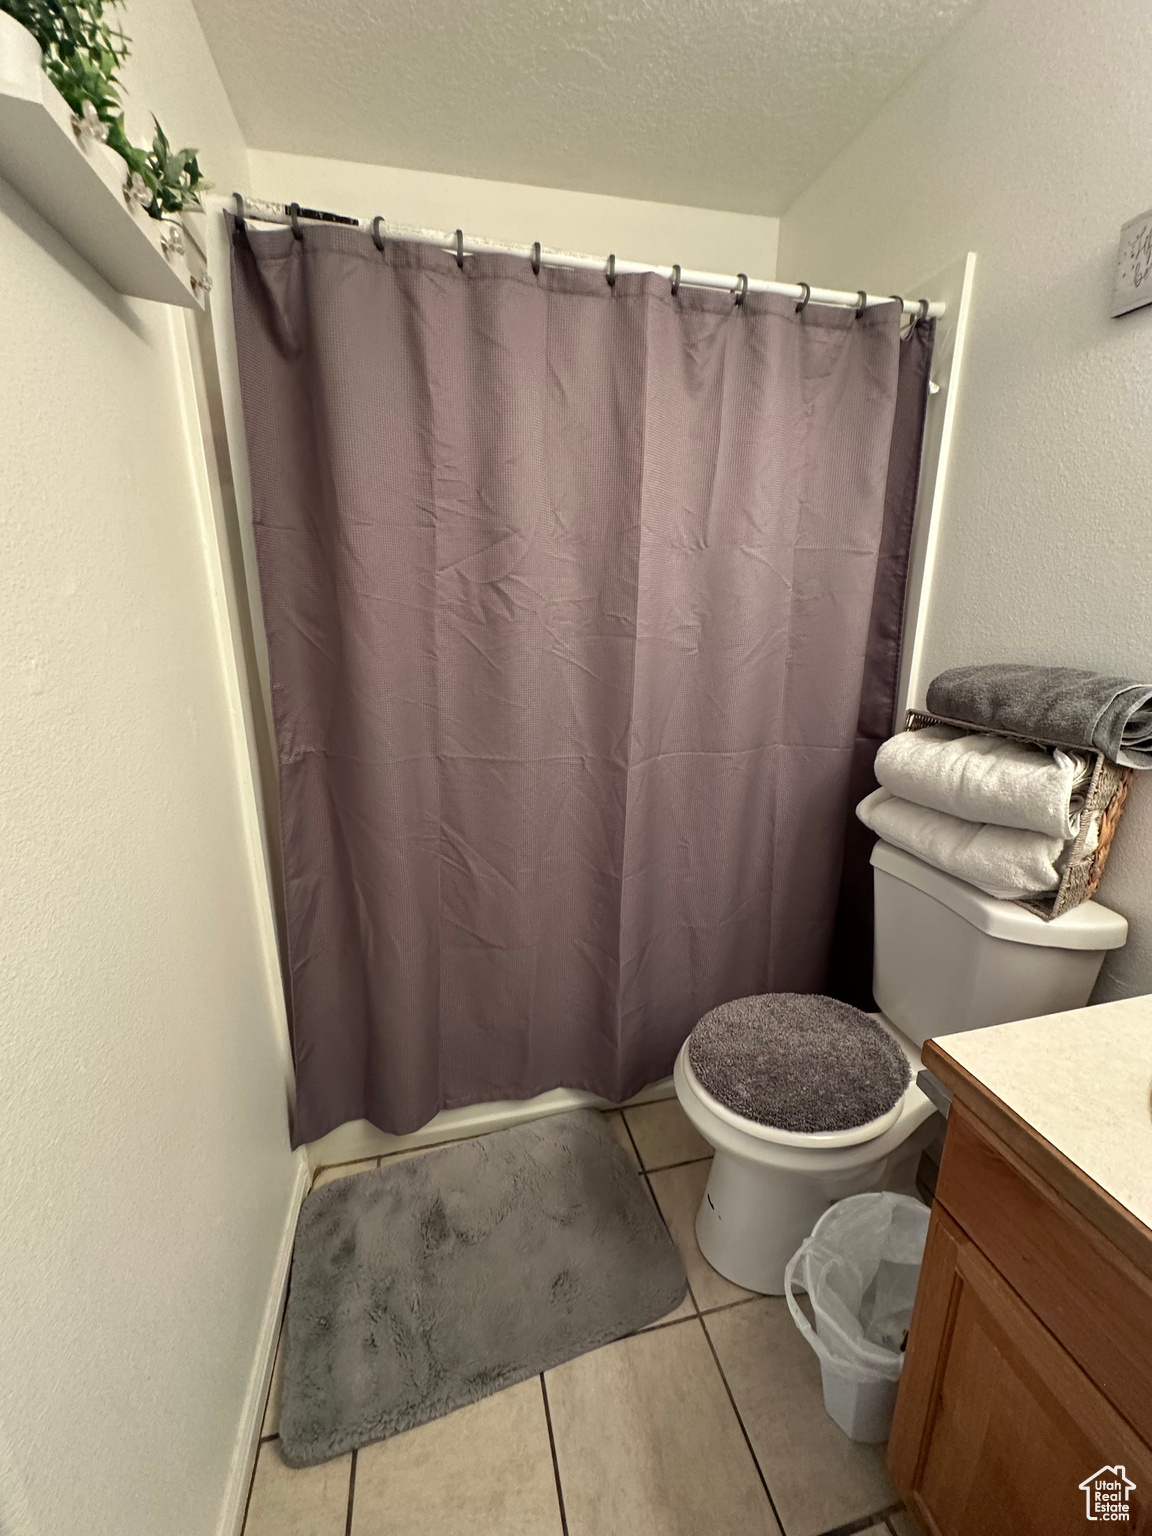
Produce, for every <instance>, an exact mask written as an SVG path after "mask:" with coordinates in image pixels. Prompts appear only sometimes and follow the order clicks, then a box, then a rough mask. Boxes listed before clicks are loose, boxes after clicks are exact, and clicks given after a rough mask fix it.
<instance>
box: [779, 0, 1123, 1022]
mask: <svg viewBox="0 0 1152 1536" xmlns="http://www.w3.org/2000/svg"><path fill="white" fill-rule="evenodd" d="M1150 79H1152V9H1150V8H1149V7H1148V5H1147V0H1113V4H1111V5H1109V6H1107V7H1095V8H1093V7H1091V6H1085V5H1084V4H1083V0H988V3H987V4H986V5H985V6H984V7H983V8H982V9H981V10H980V11H978V12H977V13H976V14H975V15H974V16H973V17H972V18H971V19H970V20H969V21H968V22H966V23H964V24H963V25H962V26H961V28H960V29H959V31H958V32H957V33H956V34H954V35H953V37H952V38H951V39H949V41H948V42H946V43H945V45H944V47H943V48H942V49H941V51H940V52H939V53H938V54H936V55H935V56H934V57H933V58H932V59H930V60H929V61H928V63H927V64H926V65H925V66H924V67H923V69H922V70H921V71H920V72H919V74H917V75H916V76H915V77H914V78H913V79H912V80H911V81H910V82H909V84H908V85H906V86H905V87H904V88H903V89H902V90H901V91H900V92H899V93H898V94H897V95H896V96H895V97H893V98H892V100H890V101H889V102H888V104H887V105H886V106H885V107H884V109H883V110H882V111H881V112H880V114H879V115H878V116H877V117H876V118H875V119H874V120H873V122H872V123H870V124H869V126H868V127H867V128H866V129H865V130H864V131H863V133H861V135H860V136H859V137H858V138H857V139H856V140H855V141H854V143H853V144H852V145H850V146H849V148H848V149H847V150H846V151H845V152H844V153H843V154H842V155H841V156H840V157H839V159H838V160H836V161H835V162H834V163H833V165H832V166H831V167H830V168H829V169H828V170H827V171H825V172H824V174H823V175H822V176H820V178H819V179H818V180H817V181H816V182H815V184H814V185H813V186H812V187H811V188H810V189H809V190H808V191H807V192H805V193H804V194H803V196H801V197H800V198H799V199H798V200H797V201H796V202H795V203H794V204H793V206H792V208H791V209H790V210H789V211H788V213H787V214H786V215H785V216H784V218H783V220H782V221H781V232H780V259H779V273H780V276H781V277H782V278H784V279H786V280H787V279H797V278H803V279H806V280H807V281H809V282H817V283H833V284H836V285H838V286H843V287H853V288H855V287H862V286H867V287H868V288H869V289H871V290H883V289H884V288H885V285H886V284H887V285H888V288H893V287H896V285H897V284H899V283H903V282H910V281H912V280H915V279H917V278H920V277H923V276H924V275H925V274H927V273H932V272H935V271H938V270H939V269H941V268H943V267H945V266H947V265H948V263H949V262H951V261H952V260H954V259H955V258H956V257H957V256H960V255H962V254H963V253H964V252H965V251H966V250H968V249H972V250H975V251H976V252H977V254H978V258H979V260H978V266H977V270H976V284H975V290H974V302H973V311H972V319H971V328H970V331H969V337H968V346H967V351H966V356H965V361H964V372H965V376H964V381H963V385H962V393H961V398H960V403H959V413H958V419H957V436H956V440H955V442H954V446H953V457H952V463H951V468H950V472H949V483H948V491H947V500H946V507H945V517H944V521H943V524H942V527H941V542H940V548H939V553H938V558H937V564H936V572H937V579H936V582H935V584H934V587H933V592H932V598H931V605H930V609H929V617H928V621H927V628H926V633H925V645H926V655H925V663H926V669H927V670H926V675H927V676H928V677H931V676H932V675H933V674H934V673H935V672H937V671H939V670H940V669H941V668H943V667H946V666H949V665H952V664H955V663H958V662H965V661H990V660H995V659H1019V660H1027V661H1049V662H1056V663H1064V664H1068V665H1083V666H1089V667H1098V668H1101V669H1103V670H1105V671H1110V672H1127V673H1131V674H1132V675H1134V676H1137V677H1150V676H1152V622H1150V621H1149V613H1150V599H1152V521H1150V517H1149V494H1150V493H1149V486H1150V485H1152V387H1150V386H1152V309H1145V310H1143V311H1141V312H1138V313H1136V314H1134V315H1130V316H1128V317H1126V318H1124V319H1120V320H1112V319H1110V318H1109V317H1108V303H1109V295H1110V292H1111V282H1112V264H1113V260H1114V257H1115V252H1116V247H1117V239H1118V234H1119V230H1120V226H1121V224H1122V223H1123V222H1124V221H1125V220H1126V219H1128V218H1129V217H1131V216H1132V215H1133V214H1136V213H1139V212H1140V211H1141V210H1142V209H1144V208H1146V207H1147V206H1148V205H1149V204H1150V203H1152V136H1150V135H1149V133H1148V82H1149V80H1150ZM1150 861H1152V783H1149V782H1147V781H1146V780H1145V781H1140V780H1138V781H1137V783H1136V785H1135V788H1134V790H1133V793H1132V796H1131V799H1130V801H1129V809H1128V811H1127V813H1126V816H1125V820H1124V822H1123V823H1122V825H1121V827H1120V831H1119V834H1118V836H1117V840H1116V844H1115V847H1114V851H1113V854H1112V859H1111V862H1110V864H1109V866H1108V870H1107V873H1106V875H1105V879H1104V885H1103V888H1102V890H1101V893H1100V894H1101V898H1102V899H1103V900H1104V901H1106V902H1108V903H1109V904H1110V905H1112V906H1114V907H1116V908H1117V909H1118V910H1119V911H1121V912H1123V913H1124V914H1125V915H1126V916H1127V917H1128V919H1129V922H1130V924H1131V937H1130V940H1129V944H1128V947H1127V949H1126V950H1123V951H1121V952H1119V953H1118V954H1117V955H1116V956H1115V957H1113V959H1112V960H1111V961H1109V962H1108V963H1107V965H1106V968H1105V972H1104V975H1103V976H1102V979H1101V983H1100V986H1099V988H1098V997H1099V998H1100V999H1106V998H1111V997H1116V996H1124V995H1129V994H1134V993H1142V992H1150V991H1152V880H1150V879H1149V865H1150Z"/></svg>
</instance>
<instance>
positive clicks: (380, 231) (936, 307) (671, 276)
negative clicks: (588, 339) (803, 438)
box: [225, 192, 945, 320]
mask: <svg viewBox="0 0 1152 1536" xmlns="http://www.w3.org/2000/svg"><path fill="white" fill-rule="evenodd" d="M225 206H226V205H225ZM229 211H230V212H233V213H235V215H236V217H237V219H238V221H239V222H240V224H241V226H243V223H244V221H245V220H246V219H252V220H254V221H255V222H257V223H260V224H292V223H293V222H294V220H295V221H298V222H300V223H309V222H311V223H320V224H340V225H344V226H347V227H349V228H353V229H367V230H369V231H371V233H372V237H373V239H375V240H376V242H377V244H378V245H380V248H381V249H383V243H382V242H383V241H385V240H413V241H416V242H417V243H418V244H420V245H433V246H436V247H437V248H438V249H440V250H444V251H448V252H449V254H450V255H453V256H455V257H456V259H457V261H459V262H460V263H461V265H463V260H464V258H465V257H466V256H480V255H496V256H526V257H528V258H529V259H530V260H531V261H532V262H533V264H534V265H535V266H536V267H537V268H539V266H540V265H542V264H543V265H547V266H550V267H574V268H575V269H576V270H578V271H581V272H603V273H604V275H605V277H606V278H607V280H608V281H609V282H613V281H614V280H615V278H616V277H618V276H620V274H621V273H625V272H628V273H633V272H651V273H653V274H654V275H655V276H656V277H663V278H667V279H668V280H669V281H670V282H672V283H673V284H674V285H675V286H674V287H673V290H672V291H673V293H675V291H676V289H677V288H680V287H684V288H719V289H722V290H727V291H728V292H729V293H735V294H738V295H739V297H740V298H743V296H744V294H745V293H779V294H783V295H785V296H786V297H787V298H792V299H797V300H799V301H800V307H802V306H803V305H804V304H807V303H809V302H810V301H811V302H812V303H813V304H837V305H840V306H841V307H842V308H845V309H861V308H866V309H871V308H872V307H873V306H874V305H877V304H890V303H891V302H892V300H893V299H894V298H899V297H900V295H898V294H887V293H882V294H876V293H867V294H866V293H865V292H864V290H863V289H860V290H859V291H858V292H856V293H849V292H847V291H846V290H844V289H838V288H816V287H814V286H811V285H809V284H808V283H775V282H768V281H767V280H766V279H764V278H758V277H747V276H745V275H744V273H738V274H737V275H736V276H735V277H726V276H724V275H723V274H722V273H720V272H694V271H692V270H690V269H689V268H687V267H685V268H681V267H679V266H670V267H654V266H652V265H651V264H650V263H647V262H643V261H618V260H617V259H616V257H615V256H614V255H613V256H609V257H608V258H607V260H605V259H604V258H603V257H600V256H584V255H581V254H578V253H574V252H572V251H555V250H550V249H549V248H548V247H546V246H541V245H540V244H539V242H537V243H536V244H535V245H507V244H502V243H501V242H499V241H495V240H484V239H481V238H478V237H477V238H467V237H465V235H464V233H463V231H462V230H459V229H458V230H456V231H454V232H453V233H451V234H450V233H448V232H447V231H445V230H437V229H418V228H415V227H414V226H410V225H405V224H389V223H387V222H386V221H385V220H384V219H383V218H382V217H380V218H376V219H365V220H361V219H356V218H352V217H351V216H350V215H349V214H343V213H326V212H325V211H324V210H322V209H317V208H301V207H300V205H299V204H298V203H272V202H266V201H264V200H263V199H261V198H246V197H241V195H240V193H238V192H235V193H233V195H232V208H231V209H230V210H229ZM901 303H902V305H903V312H904V314H906V315H915V316H916V317H917V318H918V319H921V320H924V319H933V320H938V319H939V318H940V316H941V315H942V314H943V313H944V309H945V306H944V305H943V304H942V303H941V302H940V301H939V300H928V299H901Z"/></svg>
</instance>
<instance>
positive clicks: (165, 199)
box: [0, 0, 208, 219]
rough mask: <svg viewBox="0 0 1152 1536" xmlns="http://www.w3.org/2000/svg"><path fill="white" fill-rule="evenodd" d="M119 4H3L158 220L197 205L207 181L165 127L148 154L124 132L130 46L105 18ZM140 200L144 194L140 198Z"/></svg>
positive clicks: (53, 0)
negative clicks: (102, 133) (88, 107)
mask: <svg viewBox="0 0 1152 1536" xmlns="http://www.w3.org/2000/svg"><path fill="white" fill-rule="evenodd" d="M120 4H121V0H0V11H7V13H8V15H9V16H12V17H14V19H15V20H16V21H18V22H19V23H20V25H21V26H22V27H26V28H27V29H28V31H29V32H31V33H32V35H33V37H34V38H35V39H36V41H37V42H38V43H39V44H40V53H41V55H42V61H43V65H44V71H45V73H46V74H47V76H48V78H49V79H50V80H51V81H52V84H53V85H54V86H55V87H56V89H57V90H58V91H59V92H60V94H61V96H63V98H64V100H65V101H66V102H67V103H68V105H69V106H70V107H71V108H72V110H73V112H75V113H76V114H77V115H78V116H81V117H82V116H83V115H84V103H85V102H86V101H90V102H91V103H92V106H93V108H94V110H95V112H96V115H97V117H98V118H99V119H100V121H101V122H102V123H103V124H104V125H105V126H106V128H107V130H108V147H109V148H110V149H114V150H115V151H116V153H117V154H118V155H120V156H121V158H122V159H123V160H124V161H125V162H126V164H127V166H128V173H129V175H130V176H132V175H136V176H138V177H139V178H140V181H141V182H142V183H143V188H142V193H144V194H147V195H148V196H149V201H148V202H147V204H146V207H147V211H148V212H149V213H150V214H151V215H152V217H153V218H154V219H162V218H163V217H164V216H165V214H173V213H179V212H180V210H181V209H182V208H187V207H189V206H190V205H196V204H198V203H199V201H200V197H199V194H200V192H202V191H204V190H205V189H206V188H207V186H208V183H207V182H206V181H205V180H204V177H203V175H202V174H201V171H200V166H199V164H198V163H197V160H196V151H195V150H194V149H177V150H174V149H173V148H172V146H171V145H170V144H169V142H168V138H167V135H166V134H165V132H164V130H163V128H161V126H160V124H159V123H158V122H156V119H155V118H153V119H152V121H153V122H154V123H155V124H156V133H155V136H154V138H153V140H152V147H151V149H141V148H140V147H139V146H138V145H136V144H133V143H132V141H131V140H130V139H129V137H128V135H127V133H126V132H125V129H124V111H123V106H122V103H121V101H120V78H119V70H120V67H121V65H122V64H123V63H124V61H125V59H126V58H127V57H128V51H129V48H130V46H131V43H130V39H129V38H128V37H127V36H125V34H124V32H123V31H122V29H121V28H120V27H118V26H115V25H114V24H113V23H112V21H111V20H110V19H109V16H108V13H109V12H110V11H112V10H114V9H118V8H119V6H120ZM141 201H142V202H143V196H142V197H141Z"/></svg>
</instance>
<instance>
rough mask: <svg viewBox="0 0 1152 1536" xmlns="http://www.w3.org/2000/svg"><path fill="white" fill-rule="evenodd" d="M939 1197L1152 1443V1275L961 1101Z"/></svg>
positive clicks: (946, 1151) (953, 1121) (950, 1133)
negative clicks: (1120, 1251)
mask: <svg viewBox="0 0 1152 1536" xmlns="http://www.w3.org/2000/svg"><path fill="white" fill-rule="evenodd" d="M936 1197H937V1199H938V1200H939V1201H940V1203H941V1205H942V1206H943V1207H944V1209H945V1210H946V1211H948V1213H949V1214H950V1215H951V1216H952V1217H953V1218H954V1219H955V1220H956V1221H957V1222H958V1223H959V1225H960V1226H961V1227H962V1228H963V1229H964V1231H965V1232H966V1233H967V1234H968V1236H969V1237H970V1238H971V1239H972V1240H973V1242H974V1243H976V1245H977V1246H978V1247H979V1248H980V1249H981V1251H982V1252H983V1253H984V1254H985V1255H986V1256H987V1258H988V1259H989V1260H990V1261H991V1263H992V1265H993V1267H994V1268H995V1269H997V1270H998V1271H999V1272H1000V1274H1002V1275H1003V1276H1004V1278H1005V1279H1006V1280H1007V1281H1008V1284H1009V1285H1010V1286H1011V1287H1012V1288H1013V1290H1015V1291H1016V1293H1017V1294H1018V1295H1019V1296H1020V1297H1021V1298H1022V1299H1023V1300H1024V1302H1025V1303H1026V1304H1027V1305H1028V1306H1029V1307H1030V1308H1031V1309H1032V1311H1033V1312H1034V1313H1035V1314H1036V1316H1037V1317H1038V1318H1039V1319H1040V1321H1041V1322H1042V1323H1044V1324H1045V1325H1046V1326H1047V1327H1048V1328H1049V1329H1050V1330H1051V1331H1052V1333H1053V1334H1054V1335H1055V1336H1056V1338H1057V1339H1058V1340H1059V1341H1060V1343H1061V1344H1062V1345H1063V1347H1064V1348H1065V1349H1066V1350H1067V1351H1068V1353H1069V1354H1070V1355H1071V1356H1072V1358H1073V1359H1074V1360H1075V1361H1076V1363H1077V1364H1078V1365H1079V1366H1080V1368H1081V1370H1083V1372H1084V1374H1085V1375H1086V1376H1087V1377H1088V1378H1089V1379H1090V1380H1091V1381H1093V1382H1094V1383H1095V1384H1096V1386H1097V1387H1099V1389H1100V1391H1101V1392H1102V1393H1103V1394H1104V1396H1105V1397H1106V1398H1107V1400H1108V1401H1109V1402H1110V1403H1112V1404H1113V1405H1114V1406H1115V1407H1116V1408H1117V1409H1118V1410H1119V1412H1120V1413H1121V1414H1123V1416H1124V1417H1125V1418H1126V1419H1127V1420H1128V1422H1129V1423H1130V1424H1131V1425H1132V1427H1133V1428H1134V1429H1135V1430H1136V1431H1137V1433H1138V1434H1139V1435H1140V1437H1141V1438H1142V1439H1143V1440H1144V1441H1145V1442H1148V1443H1152V1281H1149V1279H1148V1277H1147V1276H1145V1275H1143V1274H1142V1273H1141V1272H1140V1271H1139V1270H1138V1269H1137V1268H1136V1266H1135V1265H1134V1264H1132V1262H1131V1261H1130V1260H1129V1259H1127V1258H1125V1257H1124V1255H1123V1254H1121V1253H1119V1252H1118V1251H1117V1250H1116V1249H1115V1248H1114V1247H1113V1246H1112V1244H1111V1243H1110V1242H1109V1241H1108V1239H1107V1238H1104V1237H1102V1236H1101V1235H1100V1234H1099V1233H1098V1232H1097V1231H1096V1230H1095V1228H1094V1227H1092V1226H1091V1225H1090V1224H1089V1223H1088V1222H1087V1221H1086V1220H1085V1219H1084V1217H1083V1216H1081V1215H1080V1213H1079V1212H1078V1211H1076V1210H1075V1209H1074V1208H1073V1207H1072V1206H1071V1205H1069V1204H1068V1202H1067V1201H1066V1200H1064V1199H1063V1197H1062V1196H1060V1195H1058V1194H1057V1193H1056V1191H1055V1190H1053V1189H1052V1188H1051V1186H1050V1185H1048V1184H1047V1183H1045V1181H1044V1180H1043V1179H1041V1178H1039V1176H1038V1175H1037V1174H1035V1173H1034V1172H1033V1171H1032V1169H1030V1168H1029V1167H1028V1166H1027V1164H1025V1163H1024V1162H1023V1161H1022V1160H1021V1159H1020V1158H1019V1157H1017V1155H1016V1154H1015V1153H1014V1152H1013V1151H1012V1150H1011V1149H1010V1148H1009V1147H1007V1146H1006V1145H1005V1144H1004V1143H1003V1142H1002V1141H1001V1140H1000V1139H999V1138H998V1137H997V1136H995V1135H994V1134H993V1133H992V1132H991V1131H989V1130H988V1129H987V1127H986V1126H984V1125H982V1124H981V1122H980V1121H978V1120H977V1119H976V1118H975V1116H973V1115H972V1114H971V1113H970V1111H968V1110H967V1109H966V1108H965V1107H964V1106H963V1105H960V1104H956V1105H954V1107H953V1111H952V1115H951V1117H950V1118H949V1121H948V1138H947V1141H946V1143H945V1147H944V1158H943V1161H942V1163H941V1166H940V1179H939V1182H938V1184H937V1188H936Z"/></svg>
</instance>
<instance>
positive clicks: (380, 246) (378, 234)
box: [372, 213, 384, 252]
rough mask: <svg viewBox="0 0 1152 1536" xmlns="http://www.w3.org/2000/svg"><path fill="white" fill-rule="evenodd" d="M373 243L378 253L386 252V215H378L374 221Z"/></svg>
mask: <svg viewBox="0 0 1152 1536" xmlns="http://www.w3.org/2000/svg"><path fill="white" fill-rule="evenodd" d="M372 243H373V245H374V246H375V247H376V249H377V250H378V251H381V252H383V250H384V215H383V214H381V213H378V214H377V215H376V217H375V218H374V219H373V220H372Z"/></svg>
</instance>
